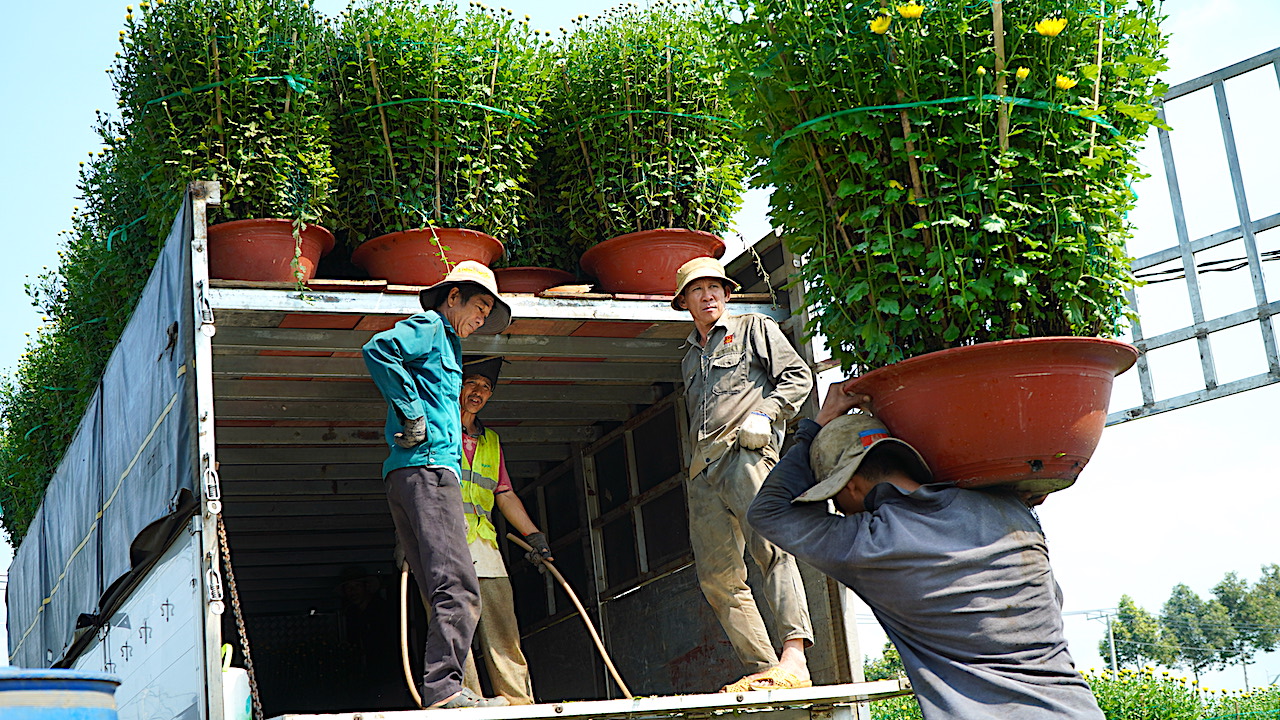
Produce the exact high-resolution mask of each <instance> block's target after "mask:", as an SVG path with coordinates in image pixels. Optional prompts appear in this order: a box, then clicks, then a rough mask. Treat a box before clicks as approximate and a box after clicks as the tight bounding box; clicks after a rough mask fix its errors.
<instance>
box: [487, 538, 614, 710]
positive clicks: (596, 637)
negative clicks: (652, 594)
mask: <svg viewBox="0 0 1280 720" xmlns="http://www.w3.org/2000/svg"><path fill="white" fill-rule="evenodd" d="M507 539H508V540H510V541H511V542H513V543H515V544H516V545H519V546H520V547H522V548H524V549H525V551H527V552H533V548H532V547H531V546H530V545H529V543H527V542H525V541H524V540H521V539H520V538H518V537H516V536H515V535H514V534H512V533H507ZM542 565H543V567H545V568H546V569H547V570H548V571H549V572H550V573H551V576H552V577H554V578H555V579H556V580H557V581H558V582H559V583H560V587H562V588H564V591H565V592H566V593H567V594H568V595H569V599H570V600H572V601H573V606H574V607H575V608H577V609H578V614H579V615H580V616H582V622H584V623H586V626H587V632H589V633H591V640H592V641H594V642H595V644H596V649H597V650H599V651H600V657H601V658H603V659H604V666H605V667H606V668H608V669H609V674H610V675H611V676H613V681H614V682H616V683H618V689H620V690H622V694H623V695H624V696H626V697H628V698H633V697H635V695H632V694H631V690H629V689H628V688H627V684H626V683H624V682H622V676H621V675H619V674H618V669H617V668H615V667H614V666H613V661H612V660H610V659H609V653H608V652H607V651H606V650H605V649H604V642H603V641H601V640H600V635H598V634H597V633H596V627H595V625H592V624H591V618H590V617H588V616H587V611H586V608H584V607H582V603H581V602H579V601H578V596H577V595H576V594H574V592H573V588H571V587H569V583H567V582H565V579H564V576H563V575H561V574H560V571H559V570H557V569H556V566H555V565H552V564H551V561H550V560H543V561H542Z"/></svg>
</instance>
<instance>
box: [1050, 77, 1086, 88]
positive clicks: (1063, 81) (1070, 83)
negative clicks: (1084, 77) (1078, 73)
mask: <svg viewBox="0 0 1280 720" xmlns="http://www.w3.org/2000/svg"><path fill="white" fill-rule="evenodd" d="M1053 84H1054V85H1057V86H1058V89H1059V90H1070V89H1071V88H1073V87H1075V86H1076V85H1079V84H1080V81H1079V80H1076V79H1074V78H1069V77H1067V76H1066V75H1059V76H1058V79H1057V80H1054V82H1053Z"/></svg>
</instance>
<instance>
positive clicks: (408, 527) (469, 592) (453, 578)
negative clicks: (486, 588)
mask: <svg viewBox="0 0 1280 720" xmlns="http://www.w3.org/2000/svg"><path fill="white" fill-rule="evenodd" d="M386 486H387V503H388V504H389V505H390V506H391V519H392V521H393V522H394V523H395V527H396V538H397V539H398V540H399V542H400V546H401V547H402V548H403V549H404V553H405V560H407V561H408V563H409V569H410V570H412V571H413V577H414V579H415V580H416V581H417V583H418V588H419V590H420V591H421V593H422V602H423V604H424V605H426V606H428V607H430V608H431V613H430V617H429V618H428V620H427V645H426V649H425V651H424V653H423V661H422V667H423V676H422V685H421V686H420V688H419V689H420V691H421V693H422V704H423V705H424V706H427V707H430V706H431V705H433V704H435V703H438V702H440V701H442V700H447V699H448V698H449V697H451V696H452V695H455V694H457V693H458V691H460V690H462V666H463V663H464V662H465V661H466V659H467V654H468V653H470V652H471V636H472V635H473V634H474V633H475V629H476V622H477V620H478V618H479V617H480V588H479V583H478V582H477V580H476V571H475V566H474V565H472V563H471V553H470V552H468V550H467V528H466V520H465V519H464V518H463V515H462V491H461V489H460V487H459V484H458V478H457V477H456V476H455V475H454V474H453V473H451V472H449V471H448V470H444V469H440V468H426V467H408V468H400V469H398V470H392V471H391V472H389V473H387V478H386Z"/></svg>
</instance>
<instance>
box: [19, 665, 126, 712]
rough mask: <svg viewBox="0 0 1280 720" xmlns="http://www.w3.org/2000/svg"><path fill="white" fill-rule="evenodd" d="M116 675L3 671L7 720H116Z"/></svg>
mask: <svg viewBox="0 0 1280 720" xmlns="http://www.w3.org/2000/svg"><path fill="white" fill-rule="evenodd" d="M119 685H120V681H119V680H117V679H116V678H115V677H114V676H112V675H105V674H102V673H87V672H80V671H78V670H50V669H34V668H0V718H2V719H3V720H116V687H118V686H119Z"/></svg>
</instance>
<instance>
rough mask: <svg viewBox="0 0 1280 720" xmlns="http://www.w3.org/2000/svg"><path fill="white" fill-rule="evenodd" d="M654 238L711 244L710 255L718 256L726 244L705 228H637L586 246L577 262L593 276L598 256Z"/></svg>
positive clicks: (653, 239) (722, 253)
mask: <svg viewBox="0 0 1280 720" xmlns="http://www.w3.org/2000/svg"><path fill="white" fill-rule="evenodd" d="M656 240H672V241H682V240H683V241H687V242H690V243H693V244H700V245H702V244H705V245H710V246H711V257H714V258H720V257H721V256H723V255H724V253H725V249H726V247H727V246H726V245H725V242H724V239H723V238H721V237H720V236H719V235H716V234H715V233H709V232H707V231H705V230H689V229H687V228H653V229H651V230H637V231H636V232H630V233H626V234H625V235H618V236H616V237H611V238H609V239H608V240H602V241H600V242H598V243H596V244H595V245H592V246H591V247H589V248H587V250H586V252H584V253H582V257H581V258H580V259H579V260H578V264H579V265H581V266H582V269H583V270H586V271H587V273H588V274H589V275H592V276H595V274H596V273H595V266H596V263H597V262H598V258H600V257H601V256H602V255H604V254H606V253H608V252H610V251H612V250H615V249H617V248H620V247H624V246H628V245H635V244H642V243H647V242H653V241H656Z"/></svg>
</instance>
